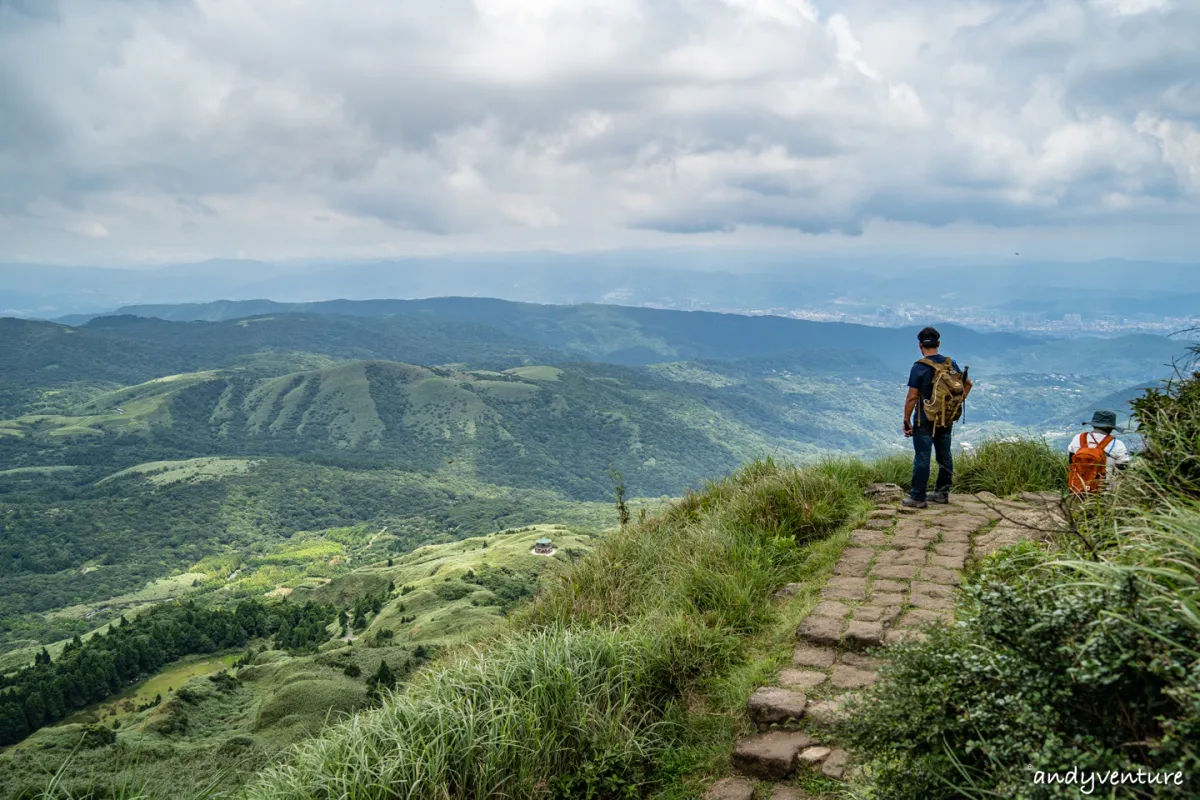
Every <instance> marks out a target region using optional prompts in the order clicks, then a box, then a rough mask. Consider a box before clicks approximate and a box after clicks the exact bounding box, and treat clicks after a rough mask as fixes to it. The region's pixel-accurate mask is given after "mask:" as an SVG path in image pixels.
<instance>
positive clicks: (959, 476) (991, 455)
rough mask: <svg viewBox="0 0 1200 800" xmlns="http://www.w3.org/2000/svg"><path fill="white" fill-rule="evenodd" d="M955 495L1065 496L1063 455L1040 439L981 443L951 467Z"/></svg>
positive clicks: (1065, 479) (1064, 461) (1065, 481)
mask: <svg viewBox="0 0 1200 800" xmlns="http://www.w3.org/2000/svg"><path fill="white" fill-rule="evenodd" d="M954 486H955V491H960V492H971V493H974V492H991V493H992V494H995V495H998V496H1000V497H1005V496H1008V495H1014V494H1019V493H1021V492H1045V491H1050V492H1065V491H1066V490H1067V454H1066V451H1063V452H1059V451H1056V450H1052V449H1051V448H1050V446H1049V445H1048V444H1046V442H1044V441H1042V440H1040V439H1021V440H1018V441H989V442H984V443H983V444H982V445H980V447H979V448H978V449H977V450H976V451H975V452H973V453H970V454H966V455H963V456H960V457H959V458H958V459H957V461H956V463H955V465H954Z"/></svg>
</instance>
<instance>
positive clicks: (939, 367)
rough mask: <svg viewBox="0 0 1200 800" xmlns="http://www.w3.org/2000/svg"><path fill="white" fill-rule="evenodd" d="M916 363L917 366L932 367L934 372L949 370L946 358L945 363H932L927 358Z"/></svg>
mask: <svg viewBox="0 0 1200 800" xmlns="http://www.w3.org/2000/svg"><path fill="white" fill-rule="evenodd" d="M917 363H918V364H924V365H925V366H927V367H933V368H934V370H935V371H936V370H944V369H950V359H948V358H947V359H946V360H945V361H940V362H939V361H933V360H931V359H928V358H922V359H920V360H919V361H917Z"/></svg>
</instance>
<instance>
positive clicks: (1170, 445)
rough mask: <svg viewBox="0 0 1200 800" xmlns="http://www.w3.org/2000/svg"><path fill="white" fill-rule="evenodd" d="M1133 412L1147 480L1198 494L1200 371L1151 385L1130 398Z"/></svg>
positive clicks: (1178, 491) (1168, 488) (1170, 490)
mask: <svg viewBox="0 0 1200 800" xmlns="http://www.w3.org/2000/svg"><path fill="white" fill-rule="evenodd" d="M1195 352H1197V353H1198V354H1200V350H1196V351H1195ZM1133 416H1134V419H1135V420H1137V423H1138V430H1139V432H1140V433H1141V435H1142V441H1143V442H1144V448H1143V450H1142V453H1141V459H1140V460H1141V462H1142V465H1143V469H1144V470H1145V471H1146V472H1147V473H1148V475H1149V477H1150V480H1151V481H1152V482H1153V483H1154V484H1155V486H1156V487H1158V488H1160V489H1165V490H1166V491H1167V492H1168V493H1173V494H1182V495H1184V496H1188V497H1192V498H1200V372H1196V373H1193V374H1192V376H1191V377H1189V378H1187V379H1185V380H1182V381H1177V382H1174V383H1170V384H1168V385H1167V386H1165V387H1164V388H1162V389H1150V390H1149V391H1147V392H1146V393H1145V394H1144V395H1143V396H1142V397H1140V398H1138V399H1136V400H1134V401H1133Z"/></svg>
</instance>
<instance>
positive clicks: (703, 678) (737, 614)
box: [246, 460, 870, 800]
mask: <svg viewBox="0 0 1200 800" xmlns="http://www.w3.org/2000/svg"><path fill="white" fill-rule="evenodd" d="M869 477H870V470H869V468H868V467H866V466H865V465H862V464H858V463H854V462H833V461H831V462H827V463H824V464H820V465H817V466H815V467H811V468H806V469H798V468H796V467H792V466H788V465H782V464H779V463H777V462H775V461H772V460H764V461H758V462H754V463H752V464H750V465H748V466H747V467H746V468H744V469H742V470H740V471H739V472H737V473H735V474H733V475H730V476H729V477H727V478H725V479H723V480H720V481H717V482H714V483H713V484H711V485H710V486H708V487H706V488H705V489H704V490H703V491H698V492H693V493H691V494H689V495H688V496H686V497H685V498H683V499H682V500H680V501H679V502H677V503H675V504H673V505H672V506H671V507H669V508H668V509H667V510H665V511H664V512H663V513H661V514H659V515H657V516H654V517H650V518H648V519H646V520H644V521H641V522H638V523H634V524H630V525H629V526H628V527H627V528H626V529H625V530H623V531H621V532H619V533H614V534H612V535H610V536H609V537H608V538H606V539H605V540H604V541H603V542H602V543H601V544H600V546H599V547H597V548H596V549H595V550H594V551H593V552H592V553H591V554H590V555H589V556H588V557H587V558H585V559H584V560H583V561H581V562H580V563H578V564H577V565H576V566H575V567H574V568H573V569H572V571H571V572H570V573H568V574H567V575H565V576H563V577H562V578H561V579H560V580H559V581H558V582H557V583H555V584H552V585H550V586H548V587H546V588H545V589H544V590H543V592H542V593H541V594H540V595H539V597H538V598H537V599H536V600H535V601H534V602H533V603H532V604H531V605H530V606H529V607H527V608H526V609H524V610H522V611H521V612H518V613H517V614H514V615H513V617H512V618H511V620H510V625H509V627H508V629H507V630H506V631H505V632H504V633H502V634H501V635H499V636H498V637H496V638H495V639H494V640H493V641H492V642H490V643H489V644H488V645H487V646H486V647H481V648H479V649H471V650H467V651H465V652H463V653H461V654H459V655H458V656H456V657H455V658H454V660H452V661H450V662H449V663H447V664H445V665H443V666H441V667H440V668H436V669H433V670H429V671H427V672H425V673H424V674H422V675H421V676H419V677H418V678H417V679H415V681H414V682H412V683H411V684H410V685H409V686H407V687H405V689H404V690H403V691H402V692H401V693H399V694H397V695H395V696H394V697H392V698H390V699H389V700H388V701H387V702H386V703H385V704H384V706H383V707H382V708H380V709H378V710H374V711H370V712H362V713H359V714H358V715H357V716H355V717H354V718H353V719H352V720H349V721H347V722H346V723H344V724H342V725H340V726H337V727H335V728H333V729H331V730H330V731H328V732H327V733H326V734H324V735H322V736H321V737H320V738H318V739H314V740H312V741H310V742H308V743H306V744H304V745H303V746H301V748H300V750H299V751H298V753H297V755H296V757H295V758H294V759H293V760H292V761H291V763H289V764H286V765H282V766H279V767H276V768H274V769H271V770H269V771H267V772H265V773H264V774H263V775H262V776H260V779H259V780H258V781H257V782H256V783H255V784H254V785H253V786H252V787H251V788H250V789H249V790H248V791H247V793H246V796H247V797H248V798H251V800H283V799H284V798H289V800H290V799H291V798H296V799H297V800H298V799H299V798H355V800H374V798H394V797H405V798H413V800H420V799H421V798H438V800H444V799H445V798H449V797H454V798H484V797H489V798H490V797H507V798H513V799H514V800H516V799H518V798H554V797H561V798H567V797H572V798H573V797H580V798H586V797H596V798H616V797H627V796H628V797H639V796H644V795H645V794H646V793H647V791H648V790H649V788H648V787H649V786H650V785H651V784H654V783H656V782H661V781H662V780H663V778H664V772H663V770H664V765H666V764H668V763H670V762H672V758H674V759H675V760H676V761H678V760H679V757H678V755H676V756H670V755H668V753H669V752H675V753H676V754H678V752H679V749H678V747H677V745H678V737H679V735H680V732H681V729H680V726H679V724H678V723H679V721H680V719H682V715H683V713H684V712H683V711H682V709H683V708H684V706H686V704H687V703H686V701H687V700H688V699H689V698H692V697H694V696H695V694H696V693H697V692H698V691H702V690H703V687H705V686H712V685H713V682H714V680H716V679H718V678H719V677H720V676H722V675H725V674H728V673H729V671H730V670H731V669H732V668H733V667H734V665H736V664H737V663H739V660H741V659H742V658H743V657H744V654H745V647H746V642H747V640H748V637H750V636H752V635H754V634H756V633H758V632H761V631H763V630H764V629H766V628H767V627H768V626H769V625H770V624H771V623H772V622H773V611H772V603H771V600H770V598H771V594H772V593H773V592H774V591H775V590H776V589H778V588H779V587H780V585H782V584H783V583H785V582H787V581H788V580H789V579H792V578H794V577H795V576H797V575H799V574H802V573H803V570H804V561H805V554H804V551H803V550H802V549H801V547H799V546H798V543H799V542H804V541H806V540H809V539H813V538H816V537H821V536H823V535H826V534H828V533H830V532H832V531H833V530H835V529H836V528H837V527H838V526H840V525H842V524H843V523H844V522H846V520H847V519H849V518H850V517H851V516H852V515H854V514H855V513H857V512H859V511H861V510H863V509H864V508H865V507H866V506H865V501H864V500H863V497H862V485H863V483H864V481H867V480H868V479H869Z"/></svg>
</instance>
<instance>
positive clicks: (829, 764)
mask: <svg viewBox="0 0 1200 800" xmlns="http://www.w3.org/2000/svg"><path fill="white" fill-rule="evenodd" d="M849 762H850V754H849V753H847V752H846V751H845V750H843V749H842V748H840V747H835V748H833V752H832V753H830V754H829V756H828V757H827V758H826V759H825V761H824V762H823V763H822V764H821V774H822V775H824V776H825V777H826V778H833V779H834V780H838V781H840V780H842V779H844V778H845V775H846V767H847V766H849Z"/></svg>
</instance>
